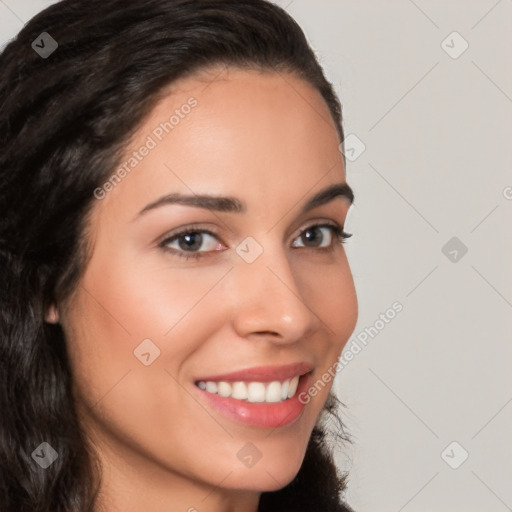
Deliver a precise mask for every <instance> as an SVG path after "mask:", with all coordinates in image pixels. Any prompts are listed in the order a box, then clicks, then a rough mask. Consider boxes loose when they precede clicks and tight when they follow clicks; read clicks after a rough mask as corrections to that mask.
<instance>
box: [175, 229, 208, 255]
mask: <svg viewBox="0 0 512 512" xmlns="http://www.w3.org/2000/svg"><path fill="white" fill-rule="evenodd" d="M202 242H203V236H202V235H201V234H200V233H189V234H187V235H183V236H182V237H181V238H180V241H179V246H180V249H183V250H185V251H190V250H194V249H199V248H200V247H201V244H202Z"/></svg>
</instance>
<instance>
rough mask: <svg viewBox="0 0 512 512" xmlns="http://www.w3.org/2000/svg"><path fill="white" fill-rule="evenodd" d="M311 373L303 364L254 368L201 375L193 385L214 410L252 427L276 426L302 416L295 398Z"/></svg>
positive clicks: (306, 387)
mask: <svg viewBox="0 0 512 512" xmlns="http://www.w3.org/2000/svg"><path fill="white" fill-rule="evenodd" d="M312 372H313V369H312V366H311V365H306V364H304V363H300V364H299V365H288V366H286V367H279V368H269V367H266V368H263V367H258V368H253V369H251V370H245V371H242V372H236V373H232V374H224V375H221V376H215V377H207V378H201V379H200V380H196V381H195V382H194V384H195V389H196V390H197V393H198V394H199V396H200V397H201V399H202V400H203V401H205V402H206V404H207V405H208V406H210V407H211V408H212V409H213V410H214V411H215V412H216V413H220V414H221V415H222V416H224V417H227V418H229V419H231V420H235V421H236V422H238V423H243V424H246V425H250V426H253V427H260V428H277V427H284V426H286V425H290V424H292V423H294V422H295V421H297V420H298V418H299V417H300V416H301V415H302V411H303V410H304V407H305V406H306V404H305V403H303V402H302V401H300V400H299V397H300V395H301V393H302V392H304V391H306V390H307V389H308V386H309V382H310V380H311V375H312ZM278 375H279V378H278V377H277V376H278ZM256 376H258V377H256ZM244 377H245V378H244Z"/></svg>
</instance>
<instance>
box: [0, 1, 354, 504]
mask: <svg viewBox="0 0 512 512" xmlns="http://www.w3.org/2000/svg"><path fill="white" fill-rule="evenodd" d="M43 32H46V33H47V34H49V36H51V38H53V40H54V41H55V42H56V44H58V47H57V48H56V49H55V50H54V51H53V53H51V54H50V55H48V54H44V52H43V53H42V52H41V51H40V52H38V51H36V50H37V49H38V48H41V47H43V46H44V47H45V50H44V51H48V50H50V49H51V48H52V47H51V44H53V43H52V42H51V40H50V39H49V38H48V36H46V35H43V36H42V37H43V38H44V41H43V42H42V43H41V42H40V40H41V37H40V36H41V34H42V33H43ZM38 41H39V46H38V47H34V46H33V43H34V42H38ZM217 64H220V65H226V66H235V67H241V68H244V69H260V70H270V71H274V72H277V73H285V72H291V73H294V74H295V75H296V76H298V77H300V78H302V79H303V80H306V81H307V82H309V83H310V84H311V85H312V86H314V87H315V88H316V89H317V90H318V91H319V92H320V93H321V95H322V97H323V98H324V100H325V102H326V104H327V106H328V108H329V110H330V112H331V115H332V118H333V120H334V122H335V126H336V129H337V131H338V136H339V139H340V142H341V141H342V140H343V129H342V121H341V107H340V103H339V100H338V98H337V97H336V94H335V92H334V91H333V88H332V86H331V84H330V83H329V82H328V81H327V80H326V78H325V76H324V73H323V71H322V68H321V66H320V65H319V63H318V61H317V59H316V57H315V55H314V52H313V51H312V49H311V48H310V46H309V45H308V43H307V41H306V38H305V36H304V34H303V32H302V30H301V29H300V27H299V26H298V25H297V23H296V22H295V21H294V20H293V19H292V18H291V17H290V16H289V15H288V14H287V13H286V12H285V11H284V10H283V9H281V8H279V7H277V6H276V5H274V4H272V3H270V2H267V1H265V0H144V1H142V0H108V1H106V0H64V1H61V2H58V3H56V4H54V5H52V6H51V7H49V8H47V9H45V10H44V11H42V12H41V13H39V14H38V15H37V16H35V17H34V18H33V19H32V20H30V22H29V23H27V24H26V25H25V27H24V28H23V29H22V30H21V32H20V33H19V34H18V35H17V37H16V38H14V39H13V40H12V41H10V42H9V44H8V45H7V46H6V47H5V49H4V50H3V52H2V54H1V55H0V112H1V113H0V211H1V215H2V216H1V219H0V300H1V324H0V325H1V332H0V336H1V337H0V500H1V503H0V509H1V511H2V512H25V511H26V512H71V511H73V512H91V511H93V510H94V507H95V503H96V497H97V492H98V488H99V483H100V481H101V467H100V465H99V459H98V458H97V454H95V452H94V449H93V447H92V446H89V445H88V443H87V442H86V436H85V433H84V432H83V431H82V429H81V426H80V424H79V422H78V420H77V416H76V413H75V409H74V403H73V398H72V393H71V384H72V379H73V376H72V374H71V370H70V365H69V361H68V356H67V351H66V342H65V337H64V333H63V330H62V328H61V327H60V325H59V324H49V323H46V322H45V321H44V313H45V310H46V308H47V307H48V305H49V304H51V303H52V302H54V301H55V302H57V303H58V302H60V301H63V300H65V299H66V298H68V297H69V296H70V294H71V293H72V292H73V290H74V289H75V287H76V284H77V282H78V280H79V278H80V277H81V275H82V273H83V271H84V267H85V265H86V255H87V250H88V246H87V239H88V237H87V235H88V232H87V223H88V215H89V213H90V211H91V208H92V206H93V204H94V190H95V189H96V188H97V187H98V186H100V185H101V184H102V183H104V182H105V180H106V179H108V177H109V176H110V175H111V173H112V171H113V169H115V168H116V165H117V163H118V161H119V159H120V157H121V154H122V151H123V149H124V147H125V146H126V143H127V141H128V140H129V139H130V137H131V136H132V135H133V134H134V133H135V132H136V130H137V128H138V127H139V126H140V124H141V123H142V121H143V120H144V118H145V116H146V115H148V114H149V112H150V111H151V109H152V107H153V106H154V105H155V104H156V102H157V100H158V99H159V97H160V96H161V95H163V94H164V92H165V89H166V87H167V86H168V85H170V84H172V83H173V82H174V81H176V80H177V79H181V78H183V77H185V76H188V75H191V74H192V73H194V72H197V71H199V70H202V69H206V68H209V67H211V66H212V65H217ZM336 401H337V399H336V398H335V397H334V395H332V394H331V395H329V398H328V401H327V403H326V406H325V411H326V414H331V415H332V417H333V418H335V419H336V420H338V423H337V431H336V433H337V435H338V436H339V437H340V438H341V439H343V440H347V436H346V434H345V432H344V430H343V424H342V423H341V421H339V416H338V413H337V405H338V404H337V402H336ZM326 435H327V431H326V428H325V427H324V426H323V424H322V425H321V424H320V423H319V424H318V425H317V426H316V427H315V428H314V430H313V432H312V435H311V438H310V440H309V444H308V447H307V451H306V455H305V458H304V461H303V464H302V466H301V468H300V471H299V473H298V474H297V476H296V477H295V479H294V480H293V481H292V482H291V483H290V484H289V485H287V486H286V487H284V488H283V489H280V490H278V491H275V492H264V493H263V494H262V496H261V500H260V505H259V511H260V512H271V511H279V512H286V511H288V512H292V511H293V512H300V511H308V512H312V511H315V512H329V511H333V512H334V511H338V512H339V511H347V510H350V509H349V508H348V507H347V506H346V505H344V504H343V502H342V494H343V491H344V490H345V486H346V475H340V474H338V472H337V470H336V467H335V465H334V461H333V456H332V448H331V447H330V443H327V442H326ZM42 442H47V443H48V444H50V445H51V446H52V447H53V448H54V449H55V450H56V452H57V453H58V458H57V460H55V462H54V463H53V464H51V466H49V467H48V468H47V469H43V468H41V467H40V466H39V465H38V464H36V463H35V461H34V459H33V457H32V453H33V452H34V450H35V449H36V448H37V447H38V446H39V445H40V444H41V443H42Z"/></svg>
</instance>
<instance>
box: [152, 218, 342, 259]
mask: <svg viewBox="0 0 512 512" xmlns="http://www.w3.org/2000/svg"><path fill="white" fill-rule="evenodd" d="M315 227H318V228H319V227H330V228H332V229H333V236H334V237H338V238H341V240H340V242H341V243H343V242H344V241H345V239H347V238H349V237H351V236H352V234H349V233H345V231H344V226H343V225H340V224H339V223H338V222H336V221H333V220H330V219H329V220H328V219H325V218H324V219H317V220H310V221H308V222H307V223H305V224H303V225H302V227H300V228H299V229H298V230H297V231H296V232H295V234H294V236H293V238H292V242H293V241H294V240H296V239H297V238H298V237H300V236H301V235H302V234H303V233H304V232H305V231H307V230H308V229H312V228H315ZM189 233H206V234H209V235H211V236H213V237H214V238H216V239H217V240H218V241H219V243H220V244H221V245H223V246H225V247H226V248H229V247H228V245H227V244H226V243H224V241H223V240H222V237H221V235H220V234H219V233H216V230H215V229H210V228H206V227H205V225H204V224H187V225H185V226H181V227H178V228H175V229H174V230H172V231H170V232H168V233H166V234H165V235H163V236H162V237H160V238H159V239H158V240H157V242H156V245H157V246H158V247H160V248H162V249H163V250H164V251H166V252H169V253H171V254H175V255H177V256H178V257H184V258H185V259H189V258H202V257H205V256H207V255H209V254H211V253H213V252H223V251H179V250H176V249H171V248H169V247H166V246H167V245H168V244H169V243H171V242H172V241H174V240H176V239H178V238H180V237H181V236H185V235H187V234H189ZM332 246H334V244H332ZM298 248H301V249H309V250H317V251H318V250H322V249H326V248H315V247H298Z"/></svg>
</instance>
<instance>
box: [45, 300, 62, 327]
mask: <svg viewBox="0 0 512 512" xmlns="http://www.w3.org/2000/svg"><path fill="white" fill-rule="evenodd" d="M44 319H45V321H46V322H48V323H49V324H58V323H59V311H58V310H57V306H56V305H55V304H54V303H52V304H51V305H50V307H49V308H48V309H47V310H46V313H45V315H44Z"/></svg>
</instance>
